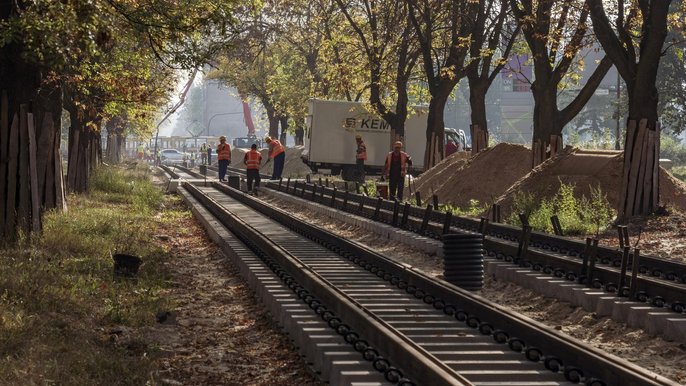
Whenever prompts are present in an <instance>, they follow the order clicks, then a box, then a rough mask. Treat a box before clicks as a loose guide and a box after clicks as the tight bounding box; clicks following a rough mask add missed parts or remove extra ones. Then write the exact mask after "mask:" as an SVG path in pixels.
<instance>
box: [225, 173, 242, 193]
mask: <svg viewBox="0 0 686 386" xmlns="http://www.w3.org/2000/svg"><path fill="white" fill-rule="evenodd" d="M228 178H229V186H230V187H232V188H234V189H238V190H240V189H241V178H240V177H239V176H229V177H228Z"/></svg>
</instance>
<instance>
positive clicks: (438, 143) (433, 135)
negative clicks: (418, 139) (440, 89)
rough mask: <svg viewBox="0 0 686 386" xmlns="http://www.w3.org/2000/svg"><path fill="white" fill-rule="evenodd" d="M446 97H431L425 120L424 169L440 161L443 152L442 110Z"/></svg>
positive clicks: (443, 128) (443, 123)
mask: <svg viewBox="0 0 686 386" xmlns="http://www.w3.org/2000/svg"><path fill="white" fill-rule="evenodd" d="M447 101H448V97H447V95H446V96H443V95H439V96H434V97H432V98H431V101H430V102H429V113H428V117H427V122H426V151H425V152H424V170H428V169H430V168H432V167H433V166H435V165H436V164H437V163H439V162H441V160H442V159H443V155H444V154H445V144H444V141H443V136H444V133H445V122H444V120H443V112H444V110H445V104H446V102H447Z"/></svg>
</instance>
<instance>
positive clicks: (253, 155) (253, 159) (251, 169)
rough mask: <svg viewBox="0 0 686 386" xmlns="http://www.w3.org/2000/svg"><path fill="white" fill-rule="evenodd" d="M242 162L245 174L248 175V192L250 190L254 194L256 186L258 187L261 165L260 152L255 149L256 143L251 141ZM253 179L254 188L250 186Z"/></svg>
mask: <svg viewBox="0 0 686 386" xmlns="http://www.w3.org/2000/svg"><path fill="white" fill-rule="evenodd" d="M243 163H244V164H245V168H246V172H247V173H246V174H247V175H248V193H250V192H252V193H253V194H255V193H256V192H257V188H259V187H260V165H262V154H260V152H259V151H257V145H256V144H254V143H253V144H252V145H251V146H250V151H249V152H247V153H245V157H243ZM253 181H255V190H253V188H252V184H253Z"/></svg>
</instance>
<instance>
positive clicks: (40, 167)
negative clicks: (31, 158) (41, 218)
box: [36, 112, 55, 208]
mask: <svg viewBox="0 0 686 386" xmlns="http://www.w3.org/2000/svg"><path fill="white" fill-rule="evenodd" d="M41 126H42V129H41V133H40V138H39V139H38V145H37V148H36V170H37V173H38V197H40V198H41V199H42V200H41V201H42V202H45V201H46V198H47V197H46V196H47V195H48V194H47V193H46V182H47V181H46V180H47V178H46V177H47V174H48V165H50V164H51V162H50V160H51V159H52V157H51V155H52V154H51V152H52V151H54V150H53V146H52V143H53V141H54V140H55V130H53V121H52V113H49V112H47V113H45V114H44V115H43V122H42V125H41ZM49 189H50V188H48V190H49ZM47 207H48V206H46V208H47Z"/></svg>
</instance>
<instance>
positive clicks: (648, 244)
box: [599, 213, 686, 263]
mask: <svg viewBox="0 0 686 386" xmlns="http://www.w3.org/2000/svg"><path fill="white" fill-rule="evenodd" d="M626 225H627V226H628V230H629V243H630V244H631V246H632V247H636V246H638V247H639V248H640V249H641V254H642V255H643V254H645V255H651V256H659V257H664V258H667V259H673V260H678V261H682V262H684V263H686V215H684V214H681V213H671V214H670V215H668V216H651V217H636V218H634V219H632V220H631V221H630V222H629V223H628V224H626ZM599 238H600V243H601V244H604V245H607V246H610V247H615V248H618V246H619V240H618V236H617V229H616V228H615V229H611V230H608V231H607V232H605V233H603V234H602V235H600V237H599ZM637 242H638V244H637Z"/></svg>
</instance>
